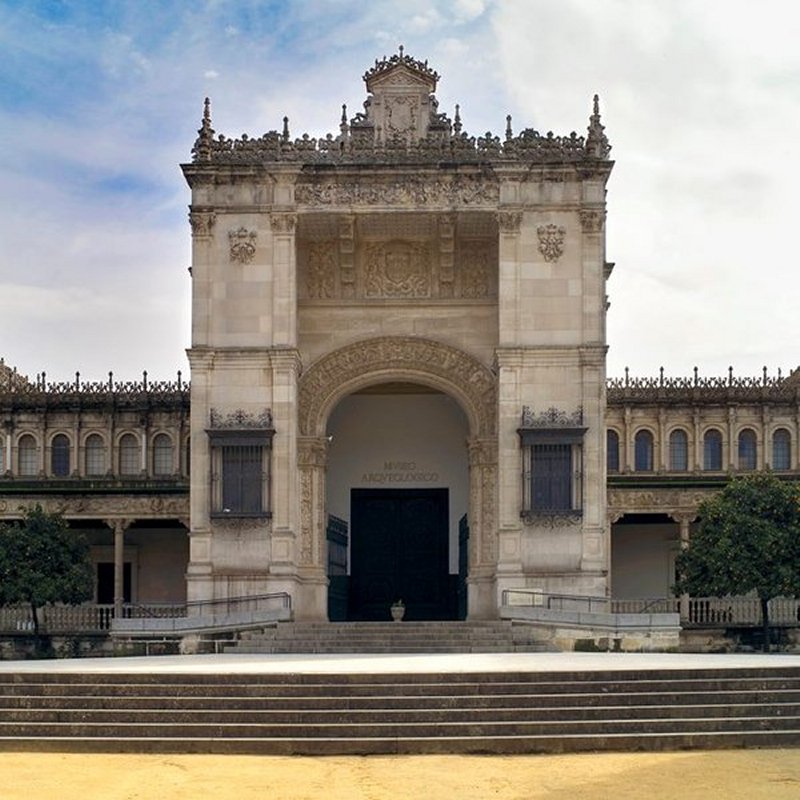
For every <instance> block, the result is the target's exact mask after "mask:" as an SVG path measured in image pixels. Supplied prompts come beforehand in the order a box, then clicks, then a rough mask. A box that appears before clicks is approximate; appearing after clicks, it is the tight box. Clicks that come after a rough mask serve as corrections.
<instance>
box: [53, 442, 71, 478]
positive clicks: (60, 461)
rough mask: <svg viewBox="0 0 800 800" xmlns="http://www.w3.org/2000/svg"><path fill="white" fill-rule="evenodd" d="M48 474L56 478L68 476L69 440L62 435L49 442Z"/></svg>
mask: <svg viewBox="0 0 800 800" xmlns="http://www.w3.org/2000/svg"><path fill="white" fill-rule="evenodd" d="M50 472H51V473H52V474H53V475H55V476H56V477H57V478H65V477H66V476H67V475H69V439H68V438H67V436H66V435H64V434H63V433H59V434H56V435H55V436H54V437H53V441H52V442H50Z"/></svg>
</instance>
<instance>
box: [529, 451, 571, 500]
mask: <svg viewBox="0 0 800 800" xmlns="http://www.w3.org/2000/svg"><path fill="white" fill-rule="evenodd" d="M531 481H532V483H531V499H532V500H533V510H534V511H545V512H546V511H570V510H571V509H572V508H573V502H572V445H569V444H536V445H534V446H533V454H532V465H531Z"/></svg>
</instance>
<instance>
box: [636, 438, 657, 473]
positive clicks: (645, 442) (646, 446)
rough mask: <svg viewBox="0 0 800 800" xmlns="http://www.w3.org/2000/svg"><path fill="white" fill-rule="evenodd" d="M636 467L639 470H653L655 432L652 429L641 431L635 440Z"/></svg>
mask: <svg viewBox="0 0 800 800" xmlns="http://www.w3.org/2000/svg"><path fill="white" fill-rule="evenodd" d="M633 445H634V469H635V470H636V471H637V472H652V471H653V434H652V433H650V431H639V432H638V433H637V434H636V438H635V439H634V442H633Z"/></svg>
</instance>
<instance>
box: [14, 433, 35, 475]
mask: <svg viewBox="0 0 800 800" xmlns="http://www.w3.org/2000/svg"><path fill="white" fill-rule="evenodd" d="M17 461H18V464H17V467H18V471H19V474H20V475H25V476H28V477H30V476H31V475H37V474H38V473H39V448H38V447H36V439H34V438H33V436H31V434H29V433H26V434H25V435H24V436H20V437H19V441H18V442H17Z"/></svg>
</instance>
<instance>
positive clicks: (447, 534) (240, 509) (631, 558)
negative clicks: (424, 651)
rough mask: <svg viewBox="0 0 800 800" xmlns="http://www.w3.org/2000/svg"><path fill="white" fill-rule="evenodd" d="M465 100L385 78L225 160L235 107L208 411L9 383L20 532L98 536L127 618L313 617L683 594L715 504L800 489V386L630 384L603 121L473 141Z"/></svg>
mask: <svg viewBox="0 0 800 800" xmlns="http://www.w3.org/2000/svg"><path fill="white" fill-rule="evenodd" d="M438 80H439V76H438V75H437V73H436V72H435V71H434V70H433V69H432V68H430V67H429V66H428V64H427V62H420V61H418V60H416V59H414V58H411V57H410V56H408V55H406V54H405V53H404V52H403V51H402V50H401V51H400V52H399V53H398V54H397V55H394V56H392V57H391V58H384V59H383V60H381V61H376V62H375V64H374V66H373V67H371V68H370V69H369V70H368V71H367V72H366V74H365V75H364V81H365V84H366V90H367V99H366V102H365V103H364V111H363V112H360V113H358V114H356V115H355V116H353V117H348V114H347V111H346V109H344V108H343V111H342V117H341V121H340V124H339V130H338V132H337V133H336V135H329V136H327V137H324V138H320V139H314V138H310V137H308V136H301V137H299V138H292V137H291V135H290V133H289V125H288V121H287V120H284V126H283V130H282V131H281V132H270V133H267V134H265V135H264V136H261V137H258V138H248V137H245V136H243V137H242V138H240V139H229V138H226V137H225V136H218V135H216V134H215V132H214V130H213V128H212V120H211V109H210V104H209V102H208V101H206V105H205V110H204V115H203V120H202V126H201V128H200V131H199V136H198V139H197V141H196V143H195V146H194V149H193V158H192V161H191V162H190V163H187V164H184V165H183V172H184V175H185V177H186V180H187V182H188V184H189V187H190V189H191V206H190V222H191V231H192V269H191V274H192V279H191V280H192V308H193V315H192V341H191V347H190V349H189V351H188V355H189V362H190V365H191V388H190V389H189V388H188V387H187V386H186V385H184V384H182V383H181V381H180V380H179V381H178V382H177V383H175V384H157V385H153V384H150V383H148V382H147V379H146V376H145V378H144V380H143V381H142V382H140V383H137V384H131V385H126V386H120V385H118V384H115V383H114V382H113V380H111V379H110V380H109V382H108V383H103V384H85V383H81V381H80V379H79V377H76V380H75V382H74V384H65V385H59V386H53V385H51V384H47V383H46V381H45V380H44V378H43V377H42V378H40V379H37V380H36V381H33V382H28V381H26V380H24V379H22V378H21V377H19V376H18V375H17V374H16V373H14V372H12V371H10V370H8V369H7V368H4V369H3V370H0V380H1V381H2V387H1V390H0V415H2V419H3V421H4V425H5V437H4V440H3V444H2V455H1V456H0V463H2V469H1V470H0V473H2V474H3V477H2V478H0V514H2V516H4V517H11V516H15V515H18V513H19V511H18V509H19V506H20V505H21V504H25V503H31V502H39V501H44V503H45V505H47V506H48V507H51V508H57V509H59V510H63V511H64V513H65V514H66V516H67V518H68V519H70V520H71V521H72V524H73V525H74V526H75V527H77V528H82V529H85V530H87V531H88V532H89V534H90V536H91V537H92V538H91V540H92V542H93V545H94V551H93V557H94V558H95V560H96V561H97V563H98V587H99V588H98V599H100V597H101V596H102V597H103V598H107V596H108V591H109V590H108V572H109V567H108V566H107V565H108V564H109V563H110V564H111V565H112V568H111V572H112V575H111V582H112V597H113V599H114V600H115V602H116V603H117V604H118V605H119V604H122V603H123V602H124V601H126V600H130V601H141V602H144V603H147V602H158V601H159V600H162V599H163V600H164V601H183V600H187V599H188V600H190V601H194V600H196V601H205V600H214V599H221V598H230V597H241V596H249V595H263V594H266V593H271V592H285V593H287V594H288V595H290V596H291V598H292V607H293V613H294V616H295V617H296V618H298V619H328V618H337V619H384V618H386V612H387V608H388V605H389V604H390V603H391V602H393V601H395V600H397V599H399V598H403V599H404V601H405V603H406V606H407V609H408V616H407V618H409V619H413V618H417V619H443V618H445V619H446V618H459V617H464V616H467V617H470V618H494V617H497V616H498V614H499V613H500V607H501V605H502V603H503V597H504V591H505V590H513V589H536V590H541V591H543V592H549V593H556V594H571V595H590V596H594V597H616V598H620V599H626V600H630V601H635V600H637V599H642V598H655V597H665V596H667V595H668V594H669V586H670V584H671V582H672V569H673V563H674V556H675V553H676V552H677V551H678V549H679V548H680V547H681V544H682V543H685V541H686V540H687V539H688V537H689V536H690V534H691V524H692V521H693V520H694V518H695V516H696V509H697V505H698V503H699V502H700V501H701V500H702V498H703V497H704V496H706V495H707V493H708V492H710V491H713V490H714V489H715V488H718V487H719V486H720V485H721V483H722V482H723V481H724V480H726V476H727V475H728V474H729V473H730V472H731V471H734V472H735V471H743V470H751V469H761V468H764V467H765V466H770V467H772V468H773V469H776V470H779V471H781V472H782V473H784V474H787V475H797V474H798V473H800V464H798V448H797V440H798V432H799V431H800V428H799V426H800V388H799V387H800V382H799V379H798V375H799V374H800V373H794V374H792V375H791V376H789V377H787V378H783V377H778V378H769V377H767V376H766V375H765V376H764V377H763V379H760V380H757V381H746V380H737V379H734V378H733V377H731V376H729V378H728V379H724V380H722V379H721V380H718V381H715V380H706V379H702V378H699V377H698V376H695V377H694V379H689V380H687V381H676V380H668V379H665V378H663V376H662V377H661V378H659V379H656V380H653V381H649V380H635V379H630V378H627V377H626V378H625V379H622V380H612V381H607V379H606V374H605V353H606V325H605V321H606V311H607V305H608V304H607V291H606V281H607V279H608V277H609V276H610V274H611V269H612V265H611V264H610V263H608V261H607V260H606V252H605V214H606V209H605V194H606V183H607V180H608V178H609V175H610V173H611V169H612V166H613V163H612V162H611V161H610V160H609V153H610V146H609V143H608V140H607V138H606V136H605V132H604V129H603V125H602V124H601V119H600V113H599V107H598V101H597V98H595V100H594V106H593V108H592V109H591V112H590V116H589V122H588V128H587V132H586V134H585V135H582V136H579V135H577V134H575V133H572V134H569V135H566V136H555V135H553V134H550V133H548V134H540V133H538V132H537V131H534V130H531V129H525V130H522V131H520V132H519V133H515V132H514V129H513V126H512V121H511V119H510V118H509V119H508V120H507V128H506V131H505V134H504V135H503V136H502V137H501V136H494V135H492V134H486V135H485V136H481V137H472V136H470V135H468V134H467V133H466V132H464V131H463V130H462V124H461V120H460V115H459V109H458V107H456V110H455V113H454V115H453V117H452V118H450V117H448V116H447V115H446V114H444V113H441V112H440V111H439V109H438V105H437V101H436V97H435V90H436V86H437V82H438ZM189 453H191V457H189V455H188V454H189ZM190 462H191V464H190ZM190 467H191V468H190ZM101 564H104V565H106V566H103V567H101V566H99V565H101ZM126 564H130V565H131V566H130V567H127V566H126ZM101 573H102V574H101Z"/></svg>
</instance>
